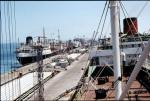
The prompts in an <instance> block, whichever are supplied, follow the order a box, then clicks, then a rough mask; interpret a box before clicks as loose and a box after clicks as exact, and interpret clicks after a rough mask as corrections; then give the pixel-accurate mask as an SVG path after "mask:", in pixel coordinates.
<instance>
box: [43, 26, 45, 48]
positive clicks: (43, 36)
mask: <svg viewBox="0 0 150 101" xmlns="http://www.w3.org/2000/svg"><path fill="white" fill-rule="evenodd" d="M43 40H44V45H45V28H44V26H43Z"/></svg>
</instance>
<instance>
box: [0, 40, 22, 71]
mask: <svg viewBox="0 0 150 101" xmlns="http://www.w3.org/2000/svg"><path fill="white" fill-rule="evenodd" d="M17 46H18V45H17V44H16V43H11V44H9V43H1V44H0V51H1V52H0V69H1V71H0V72H1V74H3V73H7V72H9V71H12V70H15V69H17V68H19V67H20V66H21V64H19V62H18V60H17V59H16V53H15V50H16V47H17Z"/></svg>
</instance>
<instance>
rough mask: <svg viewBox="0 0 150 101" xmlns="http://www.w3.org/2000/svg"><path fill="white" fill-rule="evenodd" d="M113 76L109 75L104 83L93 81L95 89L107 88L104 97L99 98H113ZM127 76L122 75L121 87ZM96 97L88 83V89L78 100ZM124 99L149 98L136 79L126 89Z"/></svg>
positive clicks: (142, 100)
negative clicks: (107, 80) (126, 94)
mask: <svg viewBox="0 0 150 101" xmlns="http://www.w3.org/2000/svg"><path fill="white" fill-rule="evenodd" d="M113 79H114V78H113V76H110V77H109V82H107V83H105V84H99V85H98V82H97V81H95V82H93V84H94V85H95V86H96V88H97V89H102V88H103V89H108V88H109V90H108V92H107V93H106V97H105V98H101V99H99V100H104V101H106V100H115V89H114V88H113V87H112V82H113ZM127 79H128V78H127V77H123V80H122V81H123V82H122V87H123V86H124V85H125V84H126V81H127ZM97 99H98V98H96V93H95V88H94V87H93V86H92V85H91V84H89V85H88V90H87V91H85V92H84V93H83V95H82V96H81V98H80V100H97ZM124 100H141V101H144V100H150V93H149V92H148V91H147V90H146V89H145V88H144V87H143V86H142V85H141V84H140V83H139V82H138V81H137V80H135V81H133V83H132V85H131V87H130V90H129V91H128V96H126V98H124Z"/></svg>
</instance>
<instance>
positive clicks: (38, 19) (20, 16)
mask: <svg viewBox="0 0 150 101" xmlns="http://www.w3.org/2000/svg"><path fill="white" fill-rule="evenodd" d="M145 2H146V1H123V4H124V5H125V7H126V9H127V12H128V13H129V16H132V17H136V16H137V15H138V13H139V11H140V10H141V8H142V7H143V5H144V4H145ZM104 4H105V1H15V5H16V6H15V7H16V11H15V12H16V32H17V37H19V39H20V41H25V37H26V36H28V35H32V36H33V37H35V36H38V35H42V29H43V26H44V27H45V32H46V36H47V37H48V38H57V36H58V29H59V30H60V38H61V39H62V40H68V39H73V38H74V37H83V36H84V35H85V38H91V36H92V33H93V31H94V30H96V28H97V26H98V22H99V19H100V16H101V14H102V10H103V8H104ZM149 9H150V3H148V4H147V6H146V7H145V8H144V11H143V12H142V13H141V15H140V16H139V18H138V25H139V32H143V31H146V30H148V29H149V28H150V11H149ZM109 15H110V13H109V12H108V16H107V20H106V24H105V28H104V33H106V34H107V36H108V35H109V33H110V27H108V26H109V25H110V17H109ZM123 19H124V16H123V15H122V11H121V20H120V21H121V24H122V23H123V21H122V20H123ZM2 21H3V3H2ZM2 28H4V27H3V26H2ZM3 30H4V29H3ZM100 31H101V29H100V30H99V32H100ZM3 34H4V31H3Z"/></svg>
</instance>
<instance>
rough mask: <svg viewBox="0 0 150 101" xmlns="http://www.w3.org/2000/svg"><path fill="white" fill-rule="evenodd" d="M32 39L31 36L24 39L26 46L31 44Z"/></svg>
mask: <svg viewBox="0 0 150 101" xmlns="http://www.w3.org/2000/svg"><path fill="white" fill-rule="evenodd" d="M32 43H33V38H32V37H31V36H28V37H26V44H32Z"/></svg>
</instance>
